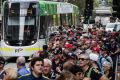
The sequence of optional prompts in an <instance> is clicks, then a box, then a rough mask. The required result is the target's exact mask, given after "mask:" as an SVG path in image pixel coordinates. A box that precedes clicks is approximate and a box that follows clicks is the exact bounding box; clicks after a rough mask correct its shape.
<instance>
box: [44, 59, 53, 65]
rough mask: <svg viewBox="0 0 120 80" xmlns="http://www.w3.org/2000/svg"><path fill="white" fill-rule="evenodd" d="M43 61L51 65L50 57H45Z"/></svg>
mask: <svg viewBox="0 0 120 80" xmlns="http://www.w3.org/2000/svg"><path fill="white" fill-rule="evenodd" d="M44 63H47V64H49V65H50V66H52V61H51V60H50V59H47V58H45V59H44Z"/></svg>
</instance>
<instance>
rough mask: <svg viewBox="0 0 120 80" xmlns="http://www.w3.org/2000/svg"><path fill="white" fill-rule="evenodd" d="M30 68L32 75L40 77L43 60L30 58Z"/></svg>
mask: <svg viewBox="0 0 120 80" xmlns="http://www.w3.org/2000/svg"><path fill="white" fill-rule="evenodd" d="M30 67H31V70H32V73H33V74H35V75H37V76H39V75H41V74H42V69H43V59H42V58H40V57H34V58H32V60H31V65H30Z"/></svg>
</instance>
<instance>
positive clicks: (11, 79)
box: [3, 68, 17, 80]
mask: <svg viewBox="0 0 120 80" xmlns="http://www.w3.org/2000/svg"><path fill="white" fill-rule="evenodd" d="M3 80H17V70H16V69H14V68H7V69H5V74H4V77H3Z"/></svg>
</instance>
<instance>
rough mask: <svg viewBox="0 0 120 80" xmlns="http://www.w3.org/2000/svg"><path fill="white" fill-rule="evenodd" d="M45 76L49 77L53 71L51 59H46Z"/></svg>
mask: <svg viewBox="0 0 120 80" xmlns="http://www.w3.org/2000/svg"><path fill="white" fill-rule="evenodd" d="M43 61H44V66H43V74H44V75H49V74H50V72H51V69H52V62H51V60H49V59H47V58H46V59H44V60H43Z"/></svg>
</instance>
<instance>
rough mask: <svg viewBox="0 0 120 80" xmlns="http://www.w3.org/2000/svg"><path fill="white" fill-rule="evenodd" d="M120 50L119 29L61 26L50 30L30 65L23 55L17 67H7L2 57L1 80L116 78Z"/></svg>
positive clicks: (112, 79) (32, 57)
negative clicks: (47, 40) (111, 30)
mask: <svg viewBox="0 0 120 80" xmlns="http://www.w3.org/2000/svg"><path fill="white" fill-rule="evenodd" d="M119 53H120V32H115V31H113V32H110V31H108V32H106V31H105V29H104V28H103V27H100V26H99V25H93V27H92V28H89V29H88V31H84V29H83V25H82V24H80V25H78V26H77V27H76V28H75V27H74V26H70V25H64V26H60V27H59V29H58V31H57V32H54V33H52V34H50V36H49V42H48V44H47V45H44V46H43V51H38V52H37V53H35V54H34V55H32V56H31V58H29V60H30V65H29V68H28V67H26V66H25V63H26V60H25V58H24V57H18V58H17V60H16V64H17V70H16V69H14V68H8V69H4V65H5V60H4V59H3V58H2V57H0V79H2V80H114V79H115V68H116V59H117V57H119Z"/></svg>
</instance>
